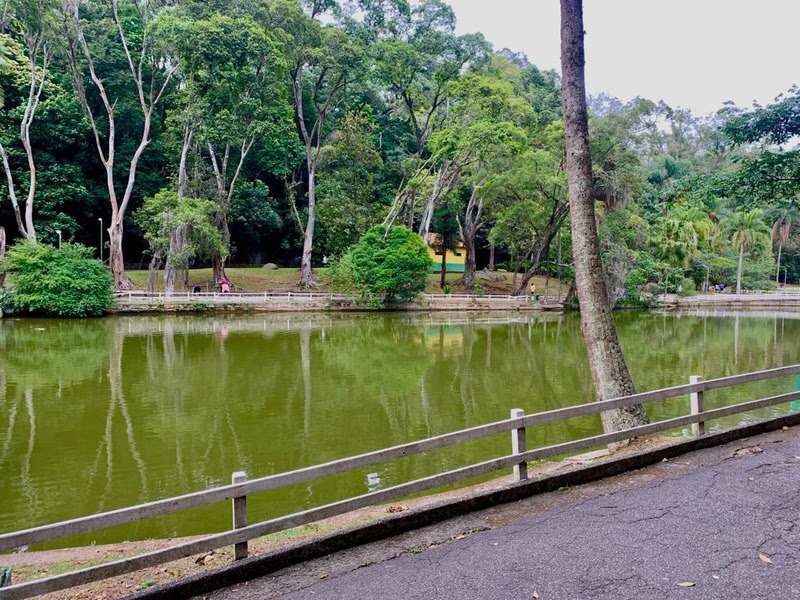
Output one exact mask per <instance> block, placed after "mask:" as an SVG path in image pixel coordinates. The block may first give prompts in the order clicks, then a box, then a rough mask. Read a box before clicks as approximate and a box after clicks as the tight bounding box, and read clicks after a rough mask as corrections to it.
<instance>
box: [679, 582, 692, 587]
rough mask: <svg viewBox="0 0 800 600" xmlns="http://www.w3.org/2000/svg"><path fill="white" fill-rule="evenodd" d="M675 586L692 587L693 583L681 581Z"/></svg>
mask: <svg viewBox="0 0 800 600" xmlns="http://www.w3.org/2000/svg"><path fill="white" fill-rule="evenodd" d="M676 585H678V586H679V587H694V581H681V582H680V583H678V584H676Z"/></svg>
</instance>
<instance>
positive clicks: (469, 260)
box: [464, 227, 478, 290]
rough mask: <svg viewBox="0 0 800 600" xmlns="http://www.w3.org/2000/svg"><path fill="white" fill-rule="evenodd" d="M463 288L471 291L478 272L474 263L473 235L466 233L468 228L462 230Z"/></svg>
mask: <svg viewBox="0 0 800 600" xmlns="http://www.w3.org/2000/svg"><path fill="white" fill-rule="evenodd" d="M464 229H465V231H464V233H465V235H464V253H465V255H466V256H465V257H464V287H465V288H467V289H468V290H471V289H472V287H473V286H474V285H475V274H476V273H477V272H478V267H477V264H476V263H475V235H474V234H472V235H470V234H469V233H468V232H467V229H469V228H468V227H465V228H464Z"/></svg>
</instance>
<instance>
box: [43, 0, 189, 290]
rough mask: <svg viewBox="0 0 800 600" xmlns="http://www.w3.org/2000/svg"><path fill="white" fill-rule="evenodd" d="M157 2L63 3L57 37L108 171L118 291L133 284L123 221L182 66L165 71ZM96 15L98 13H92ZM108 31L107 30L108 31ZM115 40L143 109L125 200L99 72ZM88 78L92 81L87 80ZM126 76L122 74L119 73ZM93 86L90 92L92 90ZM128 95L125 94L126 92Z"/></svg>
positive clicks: (106, 90)
mask: <svg viewBox="0 0 800 600" xmlns="http://www.w3.org/2000/svg"><path fill="white" fill-rule="evenodd" d="M157 4H158V3H157V2H155V1H154V0H142V1H140V2H120V0H104V1H99V0H90V1H89V2H82V1H81V0H62V2H61V10H62V12H63V15H62V16H63V22H62V24H61V30H60V31H58V32H57V35H58V36H59V38H60V39H61V41H62V43H63V44H64V52H65V55H66V57H67V60H68V63H69V68H70V71H71V73H72V79H73V83H74V86H75V91H76V93H77V96H78V100H79V102H80V104H81V107H82V108H83V111H84V113H85V114H86V117H87V118H88V119H89V124H90V126H91V129H92V133H93V137H94V142H95V147H96V149H97V153H98V155H99V157H100V162H101V163H102V164H103V168H104V170H105V179H106V189H107V192H108V200H109V204H110V207H111V223H110V224H109V227H108V235H109V246H110V249H109V258H108V264H109V268H110V269H111V274H112V275H113V277H114V287H115V288H117V289H130V288H132V287H133V282H132V281H131V280H130V278H129V277H128V276H127V275H126V274H125V261H124V258H123V254H122V236H123V222H124V219H125V214H126V212H127V210H128V206H129V204H130V202H131V198H132V197H133V190H134V186H135V183H136V175H137V169H138V167H139V161H140V159H141V158H142V154H143V153H144V151H145V149H146V148H147V146H148V145H149V144H150V141H151V140H150V135H151V128H152V125H153V116H154V113H155V109H156V107H157V106H158V104H159V103H160V101H161V98H162V96H163V95H164V92H165V90H166V89H167V85H168V84H169V82H170V79H171V78H172V75H173V74H174V73H175V70H176V69H177V67H178V65H177V64H176V63H173V64H171V65H169V66H168V67H167V68H166V69H164V62H165V61H163V60H162V58H163V57H162V54H161V52H160V50H161V49H160V48H159V47H158V46H157V45H156V44H155V40H154V39H153V36H152V31H151V28H150V27H149V24H150V21H151V20H152V18H153V16H154V15H155V11H156V8H157ZM93 11H94V14H92V13H93ZM84 12H86V13H89V15H90V16H92V17H93V18H94V23H93V24H94V25H95V26H96V29H94V31H93V32H94V33H97V35H98V37H101V36H103V37H102V39H100V40H92V41H90V40H87V37H86V27H85V24H86V20H85V19H84V17H85V16H86V15H84ZM104 27H105V28H106V29H105V30H104V29H103V28H104ZM109 40H114V42H113V43H115V44H116V45H117V46H118V48H119V49H121V50H122V53H123V55H124V60H125V62H126V63H127V67H128V73H127V77H128V78H129V82H130V84H132V86H130V87H129V88H128V90H130V91H128V92H127V93H128V94H132V96H133V98H131V97H130V96H129V97H128V98H127V99H128V100H133V102H134V103H135V104H136V105H137V106H138V108H139V110H140V111H141V116H142V121H141V129H140V131H139V132H138V133H140V135H139V139H138V143H137V144H136V149H135V150H134V152H133V154H132V155H131V158H130V162H129V164H128V165H127V181H126V182H125V186H124V188H123V192H122V195H121V196H120V194H119V191H118V189H117V181H116V179H117V175H118V173H117V172H116V170H115V159H116V152H117V141H116V137H117V133H118V132H117V121H116V117H117V100H118V99H119V97H117V95H116V94H112V87H111V86H110V85H109V82H108V81H107V79H108V78H107V77H106V76H105V74H104V73H103V72H102V71H100V70H98V69H97V65H98V64H99V60H98V59H101V58H103V57H105V55H106V54H107V53H108V50H109V47H108V46H106V45H104V44H103V42H106V43H109ZM87 74H88V82H87V81H86V76H87ZM113 74H114V75H116V76H121V74H120V73H113ZM87 88H88V89H87ZM89 90H93V91H94V93H95V94H96V95H97V99H99V102H100V105H101V106H102V108H100V109H98V108H97V107H96V103H95V102H94V101H93V100H92V99H91V97H90V95H89ZM121 94H123V95H124V92H121Z"/></svg>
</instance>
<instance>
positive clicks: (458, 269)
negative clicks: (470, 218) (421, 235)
mask: <svg viewBox="0 0 800 600" xmlns="http://www.w3.org/2000/svg"><path fill="white" fill-rule="evenodd" d="M425 241H426V242H427V243H428V254H429V255H430V257H431V260H433V266H432V267H431V271H433V272H434V273H440V272H441V270H442V236H440V235H439V234H438V233H429V234H428V239H427V240H425ZM444 252H445V264H446V269H447V272H448V273H451V272H452V273H463V272H464V264H465V263H466V260H467V252H466V248H465V247H464V244H463V242H462V241H461V240H458V242H456V244H455V249H454V250H450V249H449V248H448V249H447V250H445V251H444Z"/></svg>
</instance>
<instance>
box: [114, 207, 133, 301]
mask: <svg viewBox="0 0 800 600" xmlns="http://www.w3.org/2000/svg"><path fill="white" fill-rule="evenodd" d="M108 243H109V249H108V268H109V270H110V271H111V275H112V276H113V277H114V289H117V290H132V289H134V288H135V287H136V286H135V285H133V282H132V281H131V280H130V278H129V277H128V276H127V275H126V274H125V261H124V259H123V256H122V221H121V220H116V219H112V222H111V227H109V228H108Z"/></svg>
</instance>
